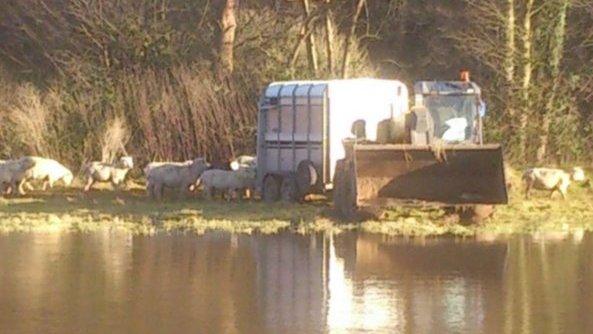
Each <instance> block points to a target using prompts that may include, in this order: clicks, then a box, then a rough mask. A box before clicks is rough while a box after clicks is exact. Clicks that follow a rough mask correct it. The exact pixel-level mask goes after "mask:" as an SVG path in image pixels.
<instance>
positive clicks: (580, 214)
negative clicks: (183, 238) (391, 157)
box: [0, 186, 593, 236]
mask: <svg viewBox="0 0 593 334" xmlns="http://www.w3.org/2000/svg"><path fill="white" fill-rule="evenodd" d="M592 200H593V191H592V190H591V188H590V187H589V186H574V187H572V188H571V189H570V191H569V199H567V200H561V199H559V198H558V199H550V198H548V196H547V193H545V192H538V193H536V194H535V195H534V196H533V198H532V199H531V200H524V199H523V197H522V193H518V192H511V200H510V204H509V205H507V206H500V207H498V208H497V211H496V213H495V215H494V216H493V217H492V218H491V219H489V220H487V221H485V222H483V223H481V224H478V225H465V224H462V223H460V222H457V221H455V220H453V219H450V217H447V216H446V215H445V213H444V211H443V210H439V209H432V210H418V209H411V208H390V209H388V210H386V212H385V214H384V216H383V217H382V218H381V219H380V220H372V221H364V222H361V223H356V224H352V223H351V224H344V223H343V222H340V221H338V220H336V219H335V218H334V217H333V215H332V211H331V206H330V205H329V203H328V202H327V201H326V200H323V199H318V200H314V201H311V202H308V203H307V204H286V203H277V204H273V205H269V204H265V203H262V202H259V201H243V202H231V203H227V202H223V201H221V200H215V201H204V200H202V199H199V198H189V199H186V200H175V199H169V200H165V201H163V202H154V201H151V200H149V199H147V198H146V196H145V194H144V191H143V190H142V189H141V188H140V187H133V188H132V189H131V190H128V191H125V192H121V193H116V192H113V191H111V190H110V189H100V190H96V191H93V192H92V193H90V194H82V193H81V191H80V189H79V188H73V189H67V190H66V189H54V190H53V191H52V192H51V193H40V192H33V193H31V194H29V195H27V196H26V197H22V198H2V199H0V231H1V232H4V233H10V232H17V231H36V232H39V231H40V232H43V231H55V230H68V231H83V232H84V231H92V230H97V229H101V228H110V229H123V230H126V231H130V232H131V233H136V234H152V233H156V232H158V231H187V232H192V233H198V234H199V233H204V232H206V231H209V230H220V231H227V232H234V233H252V232H260V233H275V232H278V231H283V230H287V229H288V230H292V231H295V232H299V233H307V232H314V231H330V230H331V231H340V230H345V229H357V230H362V231H367V232H373V233H382V234H389V235H408V236H431V235H458V236H474V235H482V234H484V235H497V234H509V233H537V232H577V231H583V230H593V201H592Z"/></svg>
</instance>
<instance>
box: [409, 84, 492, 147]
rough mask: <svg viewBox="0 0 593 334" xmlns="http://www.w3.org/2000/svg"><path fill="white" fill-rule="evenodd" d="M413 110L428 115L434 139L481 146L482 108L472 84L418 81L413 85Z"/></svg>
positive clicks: (480, 100)
mask: <svg viewBox="0 0 593 334" xmlns="http://www.w3.org/2000/svg"><path fill="white" fill-rule="evenodd" d="M414 97H415V105H416V107H424V108H426V109H427V110H428V111H429V114H430V116H431V119H432V123H433V126H434V132H433V135H434V138H435V139H437V140H442V141H443V142H445V143H473V144H482V142H483V134H482V117H483V116H484V114H485V104H484V102H483V101H482V98H481V94H480V87H479V86H478V85H477V84H475V83H474V82H471V81H420V82H417V83H416V84H415V85H414Z"/></svg>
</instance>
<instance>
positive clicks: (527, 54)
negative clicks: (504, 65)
mask: <svg viewBox="0 0 593 334" xmlns="http://www.w3.org/2000/svg"><path fill="white" fill-rule="evenodd" d="M533 4H534V0H527V2H526V4H525V14H524V15H525V16H524V18H523V36H522V41H523V54H522V58H521V62H522V65H523V80H522V85H521V94H522V106H523V110H522V111H521V116H520V117H519V133H518V136H519V156H520V157H524V158H525V154H526V152H527V122H528V120H529V115H530V114H531V106H532V103H531V94H530V89H531V77H532V71H533V59H532V51H533V50H532V48H533V27H532V25H531V19H532V17H533V15H534V9H533Z"/></svg>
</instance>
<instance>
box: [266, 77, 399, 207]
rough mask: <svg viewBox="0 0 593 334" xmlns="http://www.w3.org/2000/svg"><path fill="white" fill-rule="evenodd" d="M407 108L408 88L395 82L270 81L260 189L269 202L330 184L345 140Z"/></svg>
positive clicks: (371, 131) (373, 130)
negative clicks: (358, 124)
mask: <svg viewBox="0 0 593 334" xmlns="http://www.w3.org/2000/svg"><path fill="white" fill-rule="evenodd" d="M407 109H408V91H407V88H406V86H405V85H404V84H402V83H401V82H399V81H393V80H379V79H352V80H330V81H293V82H277V83H272V84H270V85H269V86H268V87H267V88H266V89H265V91H264V94H263V96H262V99H261V101H260V112H259V123H258V143H257V145H258V146H257V159H258V188H259V189H260V190H261V191H262V196H263V198H264V200H266V201H275V200H278V199H280V198H281V197H282V198H283V199H285V200H296V199H298V198H301V197H302V196H304V195H306V194H309V193H316V192H323V191H325V190H326V189H329V188H331V187H332V178H333V174H334V170H335V165H336V161H338V160H339V159H343V158H344V157H345V153H344V147H343V145H342V140H343V139H344V138H348V137H351V136H352V132H351V130H352V125H353V123H354V122H355V121H357V120H362V121H364V123H365V125H366V131H367V133H366V137H367V138H369V139H371V138H372V139H374V138H376V129H377V124H378V123H379V122H380V121H381V120H383V119H385V118H389V117H392V116H398V115H403V114H404V113H405V112H406V111H407Z"/></svg>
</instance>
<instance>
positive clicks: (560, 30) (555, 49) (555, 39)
mask: <svg viewBox="0 0 593 334" xmlns="http://www.w3.org/2000/svg"><path fill="white" fill-rule="evenodd" d="M568 6H569V0H562V2H561V4H560V7H559V8H558V15H557V17H558V21H557V23H556V25H555V26H554V33H553V36H552V39H551V45H550V52H551V55H550V77H551V79H552V80H553V81H554V85H553V86H552V89H551V93H550V94H549V97H548V101H547V102H546V108H545V110H544V114H543V119H542V129H541V133H540V136H539V147H538V149H537V157H536V158H537V161H538V162H543V161H544V159H545V158H546V155H547V153H548V142H549V137H550V122H551V118H552V115H553V109H554V108H555V107H556V97H557V96H558V95H557V90H558V87H559V86H560V85H559V84H558V80H559V76H560V64H561V62H562V56H563V54H562V53H563V51H564V40H565V37H566V14H567V11H568Z"/></svg>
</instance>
